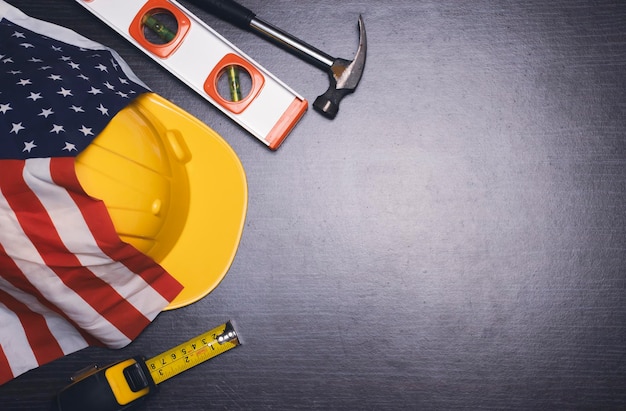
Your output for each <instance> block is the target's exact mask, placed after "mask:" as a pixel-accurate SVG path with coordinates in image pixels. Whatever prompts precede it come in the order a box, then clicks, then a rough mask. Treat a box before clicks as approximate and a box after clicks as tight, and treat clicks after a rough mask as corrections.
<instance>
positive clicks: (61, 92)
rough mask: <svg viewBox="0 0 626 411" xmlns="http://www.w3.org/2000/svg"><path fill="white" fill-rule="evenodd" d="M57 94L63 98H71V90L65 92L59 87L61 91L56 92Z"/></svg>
mask: <svg viewBox="0 0 626 411" xmlns="http://www.w3.org/2000/svg"><path fill="white" fill-rule="evenodd" d="M57 94H61V95H62V96H63V97H67V96H73V94H72V90H67V89H65V88H63V87H61V90H59V91H57Z"/></svg>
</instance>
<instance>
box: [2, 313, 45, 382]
mask: <svg viewBox="0 0 626 411" xmlns="http://www.w3.org/2000/svg"><path fill="white" fill-rule="evenodd" d="M0 329H1V330H2V332H1V333H0V345H1V346H2V349H3V350H4V354H5V356H6V358H7V360H8V361H9V367H10V368H11V372H12V374H13V376H15V377H17V376H18V375H20V374H23V373H25V372H26V371H28V370H32V369H33V368H37V367H39V364H38V363H37V359H36V358H35V354H34V353H33V350H32V349H31V348H30V344H29V343H28V339H27V338H26V333H25V332H24V328H23V327H22V323H20V319H19V318H18V317H17V315H16V314H15V313H14V312H13V311H11V310H9V309H8V308H7V306H6V305H4V304H2V302H0Z"/></svg>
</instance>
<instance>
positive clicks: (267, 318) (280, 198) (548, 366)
mask: <svg viewBox="0 0 626 411" xmlns="http://www.w3.org/2000/svg"><path fill="white" fill-rule="evenodd" d="M9 3H11V4H13V5H16V6H18V7H20V8H21V9H22V10H23V11H25V12H26V13H28V14H30V15H32V16H34V17H38V18H42V19H45V20H48V21H52V22H54V23H57V24H60V25H63V26H66V27H69V28H72V29H74V30H76V31H78V32H79V33H81V34H83V35H85V36H87V37H89V38H91V39H93V40H96V41H99V42H101V43H103V44H105V45H107V46H110V47H113V48H115V49H116V50H117V51H118V52H119V53H120V54H121V55H122V56H123V57H124V58H125V59H126V60H127V62H128V63H129V64H130V65H131V66H132V68H133V69H134V70H135V72H136V73H137V74H138V75H139V76H140V77H141V78H142V79H143V80H144V81H145V82H146V83H147V84H149V85H150V86H151V87H152V88H153V90H154V91H156V92H158V93H159V94H161V95H162V96H164V97H166V98H168V99H170V100H171V101H173V102H174V103H176V104H178V105H179V106H181V107H182V108H184V109H186V110H187V111H189V112H190V113H192V114H194V115H195V116H197V117H198V118H200V119H201V120H203V121H205V122H206V123H207V124H208V125H209V126H211V127H212V128H214V129H215V130H216V131H217V132H218V133H220V134H221V135H222V136H223V137H224V138H225V139H226V140H227V141H228V142H229V143H230V145H231V146H232V147H233V148H234V150H235V151H236V152H237V154H238V155H239V157H240V159H241V161H242V163H243V165H244V167H245V170H246V173H247V178H248V185H249V186H248V187H249V211H248V215H247V219H246V224H245V230H244V234H243V238H242V241H241V245H240V248H239V250H238V253H237V256H236V259H235V261H234V264H233V265H232V267H231V269H230V271H229V274H228V275H227V276H226V278H225V279H224V281H223V282H222V283H221V285H220V286H219V287H218V288H217V289H216V290H215V291H214V292H212V293H211V294H210V295H209V296H207V297H206V298H205V299H203V300H202V301H200V302H198V303H196V304H193V305H191V306H189V307H186V308H182V309H179V310H175V311H172V312H166V313H163V314H162V315H160V316H159V317H158V318H157V320H156V321H155V322H154V323H153V325H151V326H150V327H149V328H148V329H147V330H146V331H145V332H144V333H143V334H142V335H141V336H140V337H139V338H138V340H136V342H134V343H133V344H131V345H130V346H129V347H127V348H125V349H122V350H119V351H111V350H106V349H99V348H91V349H87V350H84V351H81V352H79V353H76V354H73V355H71V356H69V357H66V358H63V359H60V360H58V361H56V362H53V363H51V364H49V365H46V366H44V367H41V368H39V369H37V370H34V371H32V372H29V373H27V374H26V375H24V376H22V377H20V378H18V379H17V380H15V381H12V382H10V383H8V384H6V385H4V386H2V387H0V404H1V405H0V408H2V409H46V408H47V407H48V405H49V403H50V399H51V397H52V396H53V394H54V393H55V391H56V390H57V389H58V388H60V387H62V386H63V385H64V384H65V382H66V379H67V378H68V376H69V375H71V374H72V373H73V372H74V371H76V370H78V369H81V368H83V367H84V366H86V365H89V364H91V363H94V362H97V363H100V364H106V363H109V362H112V361H115V360H119V359H123V358H125V357H128V356H131V355H135V354H145V355H148V356H150V355H154V354H157V353H159V352H161V351H164V350H165V349H167V348H169V347H171V346H174V345H176V344H178V343H180V342H182V341H184V340H185V339H187V338H190V337H192V336H194V335H196V334H199V333H200V332H203V331H205V330H208V329H210V328H212V327H213V326H215V325H218V324H220V323H221V322H224V321H226V320H228V319H233V320H234V321H235V322H236V325H237V326H238V330H239V332H240V334H241V336H242V338H243V342H244V344H243V345H242V346H241V347H240V348H238V349H236V350H234V351H231V352H229V353H228V354H226V355H223V356H221V357H219V358H216V359H215V360H213V361H212V362H210V363H208V364H205V365H202V366H200V367H196V368H194V369H193V370H190V371H189V372H187V373H185V374H183V375H180V376H179V377H177V378H175V379H173V380H171V381H168V382H166V383H164V384H162V386H161V389H160V391H159V393H158V395H157V396H155V397H153V398H152V399H151V400H150V401H149V402H148V403H147V405H146V406H145V407H144V408H143V409H146V410H205V409H230V410H233V409H260V410H262V409H273V410H281V409H295V408H300V409H457V408H465V409H503V408H507V409H537V408H552V409H555V408H557V409H563V408H568V409H571V408H613V409H617V408H623V407H625V406H626V390H625V389H624V387H625V383H626V346H625V344H626V343H625V341H626V256H625V250H626V239H625V234H626V213H625V207H624V203H625V201H626V136H625V133H626V118H625V114H626V113H625V111H626V74H625V70H626V3H624V2H620V1H586V0H568V1H552V2H545V1H535V0H525V1H489V0H479V1H471V2H463V1H448V0H443V1H431V0H425V1H412V0H396V1H388V0H378V1H366V0H363V1H339V2H338V1H330V0H320V1H318V0H316V1H292V0H275V1H261V0H245V1H244V0H242V3H243V4H244V5H246V6H248V7H249V8H251V9H252V10H255V11H256V12H257V13H258V15H259V17H261V18H263V19H264V20H267V21H269V22H271V23H274V24H276V25H277V26H279V27H281V28H283V29H285V30H287V31H288V32H291V33H293V34H296V35H298V36H299V37H301V38H302V39H304V40H306V41H307V42H309V43H311V44H313V45H315V46H317V47H319V48H320V49H322V50H324V51H326V52H327V53H329V54H332V55H335V56H338V57H345V58H351V56H352V54H353V53H354V51H355V50H356V46H357V24H356V22H357V17H358V15H359V14H363V17H364V21H365V25H366V28H367V35H368V47H369V53H368V60H367V64H366V71H365V75H364V77H363V79H362V82H361V84H360V86H359V88H358V90H357V91H356V93H355V94H353V95H351V96H349V97H348V98H346V99H345V100H344V101H343V103H342V106H341V109H340V112H339V115H338V116H337V118H336V119H335V120H334V121H329V120H326V119H324V118H323V117H321V116H320V115H318V114H317V113H315V112H314V111H313V110H312V109H311V110H310V111H309V112H308V114H307V115H306V116H305V117H304V119H303V120H302V122H301V123H300V124H299V125H298V126H297V128H296V129H295V130H294V131H293V134H292V135H291V136H290V137H289V138H288V139H287V140H286V142H285V143H284V144H283V146H282V147H281V148H280V149H279V150H278V151H277V152H270V151H269V150H267V149H266V148H264V147H263V146H262V145H261V144H259V143H258V142H257V141H256V140H255V139H254V138H253V137H250V136H248V135H247V134H246V133H245V132H244V131H243V130H242V129H240V128H239V127H238V126H236V125H235V124H234V123H232V122H231V121H230V120H228V119H227V118H226V117H225V116H223V115H222V114H221V113H219V112H218V111H217V110H216V109H214V108H213V107H212V106H210V105H209V104H207V103H206V102H205V101H204V100H202V99H201V98H200V97H198V96H197V95H195V94H194V93H193V92H192V91H190V90H189V89H187V88H186V87H185V86H184V85H183V84H182V83H180V82H179V81H178V80H176V79H175V78H174V77H172V76H171V75H169V74H168V73H167V72H165V71H164V70H163V69H161V68H160V67H158V66H157V65H156V64H154V63H153V62H152V61H150V60H149V59H148V58H147V57H145V56H144V55H143V54H142V53H141V52H139V51H138V50H136V49H134V48H133V47H132V46H131V45H130V44H128V43H127V42H126V41H125V40H123V39H122V38H121V37H119V36H118V35H117V34H115V33H114V32H113V31H111V30H110V29H108V28H107V27H106V26H104V25H103V24H102V23H101V22H99V21H98V20H97V19H96V18H94V17H92V16H91V15H90V14H88V13H87V12H86V11H85V10H83V9H82V8H81V7H80V6H79V5H77V4H75V3H74V2H73V1H70V0H66V1H63V2H59V1H58V0H29V1H18V0H9ZM190 8H192V9H193V10H195V11H198V10H197V9H196V8H193V7H190ZM198 15H200V16H203V17H206V21H207V22H208V23H209V24H210V25H211V26H213V27H214V28H215V29H217V30H218V31H219V32H221V33H222V34H223V35H225V36H226V37H227V38H228V39H229V40H231V41H232V42H233V43H235V44H236V45H237V46H238V47H240V48H241V49H243V50H244V51H245V52H246V53H248V54H249V55H251V56H252V57H253V58H254V59H256V60H257V61H258V62H260V63H261V64H262V65H264V66H265V67H266V68H268V69H269V70H270V71H271V72H273V73H274V74H276V75H277V76H278V77H279V78H280V79H282V80H283V81H285V82H286V83H287V84H289V85H290V86H292V87H293V88H294V89H295V90H296V91H298V92H299V93H301V94H302V95H304V96H305V97H306V98H307V99H309V101H310V102H312V101H313V100H314V99H315V97H316V96H317V95H319V94H321V93H322V92H323V91H325V89H326V87H327V84H328V83H327V80H326V75H325V74H324V73H322V72H321V71H319V70H317V69H316V68H314V67H312V66H309V65H307V64H306V63H304V62H301V61H300V60H298V59H296V58H295V57H293V56H291V55H289V54H287V53H285V52H283V51H281V50H279V49H277V48H275V47H274V46H272V45H270V44H269V43H266V42H265V41H263V40H261V39H259V38H258V37H255V36H254V35H252V34H249V33H245V32H242V31H240V30H238V29H236V28H234V27H232V26H229V25H228V24H226V23H222V22H219V21H217V20H215V19H214V18H212V17H210V16H208V15H207V14H206V13H203V12H200V11H198ZM199 52H202V51H199ZM206 52H210V50H206Z"/></svg>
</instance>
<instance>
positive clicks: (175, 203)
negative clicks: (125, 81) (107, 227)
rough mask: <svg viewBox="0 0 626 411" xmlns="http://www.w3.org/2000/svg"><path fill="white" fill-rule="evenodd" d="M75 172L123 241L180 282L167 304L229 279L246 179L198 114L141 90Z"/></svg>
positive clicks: (244, 205) (84, 154) (178, 303)
mask: <svg viewBox="0 0 626 411" xmlns="http://www.w3.org/2000/svg"><path fill="white" fill-rule="evenodd" d="M76 173H77V175H78V179H79V181H80V183H81V185H82V186H83V188H84V190H85V191H86V192H87V193H88V194H89V195H91V196H93V197H95V198H98V199H100V200H102V201H103V202H104V204H105V205H106V207H107V209H108V211H109V214H110V216H111V220H112V221H113V225H114V226H115V230H116V231H117V233H118V234H119V236H120V238H121V239H122V240H123V241H125V242H127V243H130V244H132V245H133V246H135V247H136V248H137V249H138V250H140V251H142V252H143V253H145V254H147V255H149V256H150V257H152V258H153V259H154V260H155V261H156V262H158V263H159V264H161V266H163V268H165V269H166V270H167V271H168V272H169V273H170V274H171V275H172V276H174V277H175V278H176V279H177V280H178V281H179V282H180V283H181V284H183V286H184V289H183V291H182V292H181V293H180V294H179V295H178V296H177V297H176V298H175V299H174V300H173V301H172V302H171V303H170V305H168V307H167V308H166V309H173V308H178V307H181V306H184V305H187V304H190V303H192V302H195V301H197V300H199V299H201V298H202V297H204V296H205V295H207V294H208V293H209V292H211V290H213V289H214V288H215V287H216V286H217V285H218V284H219V283H220V281H221V280H222V279H223V278H224V276H225V275H226V272H227V271H228V269H229V267H230V265H231V263H232V261H233V259H234V257H235V252H236V251H237V247H238V245H239V240H240V238H241V233H242V231H243V224H244V220H245V215H246V209H247V199H248V192H247V186H246V177H245V173H244V170H243V167H242V165H241V162H240V161H239V159H238V158H237V155H236V154H235V152H234V151H233V150H232V149H231V148H230V146H229V145H228V144H227V143H226V142H225V141H224V140H223V139H222V138H221V137H220V136H219V135H218V134H217V133H215V132H214V131H213V130H211V129H210V128H209V127H207V126H206V125H205V124H203V123H202V122H200V121H199V120H198V119H196V118H195V117H193V116H191V115H190V114H188V113H186V112H185V111H183V110H182V109H180V108H179V107H177V106H176V105H174V104H172V103H170V102H169V101H167V100H165V99H164V98H162V97H160V96H158V95H157V94H154V93H146V94H142V95H141V96H139V97H137V98H136V99H135V100H134V101H133V102H132V103H131V104H130V105H129V106H128V107H126V108H125V109H123V110H122V111H120V112H119V113H118V114H117V115H116V116H115V117H114V118H113V119H112V120H111V122H110V123H109V124H108V125H107V127H106V128H105V129H104V130H103V131H102V132H101V133H100V135H98V137H96V139H94V141H93V142H92V143H91V144H90V145H89V146H88V147H87V148H86V149H85V150H84V151H83V152H82V153H81V154H80V155H79V156H78V157H77V158H76Z"/></svg>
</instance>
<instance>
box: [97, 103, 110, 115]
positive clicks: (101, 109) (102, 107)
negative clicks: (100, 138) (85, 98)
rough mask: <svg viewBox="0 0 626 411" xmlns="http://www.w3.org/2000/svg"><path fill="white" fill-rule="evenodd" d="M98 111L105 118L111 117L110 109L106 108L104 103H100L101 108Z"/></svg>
mask: <svg viewBox="0 0 626 411" xmlns="http://www.w3.org/2000/svg"><path fill="white" fill-rule="evenodd" d="M97 109H98V110H99V111H100V112H101V113H102V115H103V116H108V115H109V109H108V108H106V107H104V106H103V105H102V103H100V107H97Z"/></svg>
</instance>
